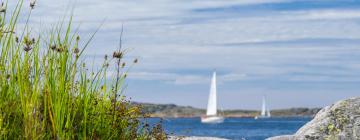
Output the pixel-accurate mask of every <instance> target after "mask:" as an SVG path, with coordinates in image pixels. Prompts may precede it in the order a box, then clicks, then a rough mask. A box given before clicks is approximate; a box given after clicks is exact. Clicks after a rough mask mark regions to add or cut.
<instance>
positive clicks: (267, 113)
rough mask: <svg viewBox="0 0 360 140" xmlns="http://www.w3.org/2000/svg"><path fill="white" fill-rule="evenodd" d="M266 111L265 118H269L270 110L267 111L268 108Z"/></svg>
mask: <svg viewBox="0 0 360 140" xmlns="http://www.w3.org/2000/svg"><path fill="white" fill-rule="evenodd" d="M266 110H267V111H266V116H267V117H271V114H270V109H269V108H267V109H266Z"/></svg>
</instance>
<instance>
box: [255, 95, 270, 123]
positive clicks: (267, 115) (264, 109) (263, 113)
mask: <svg viewBox="0 0 360 140" xmlns="http://www.w3.org/2000/svg"><path fill="white" fill-rule="evenodd" d="M270 117H271V114H270V109H269V108H268V107H266V97H265V96H263V99H262V107H261V115H260V116H256V117H255V119H266V118H270Z"/></svg>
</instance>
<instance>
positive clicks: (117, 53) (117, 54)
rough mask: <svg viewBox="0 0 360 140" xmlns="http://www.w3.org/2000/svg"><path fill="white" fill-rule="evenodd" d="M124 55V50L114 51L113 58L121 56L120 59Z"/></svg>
mask: <svg viewBox="0 0 360 140" xmlns="http://www.w3.org/2000/svg"><path fill="white" fill-rule="evenodd" d="M122 57H123V54H122V52H114V53H113V58H119V59H121V58H122Z"/></svg>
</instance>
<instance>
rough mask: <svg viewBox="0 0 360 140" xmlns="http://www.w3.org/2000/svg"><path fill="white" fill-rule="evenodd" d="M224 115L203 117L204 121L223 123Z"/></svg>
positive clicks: (202, 120)
mask: <svg viewBox="0 0 360 140" xmlns="http://www.w3.org/2000/svg"><path fill="white" fill-rule="evenodd" d="M224 119H225V118H224V117H221V116H207V117H201V122H202V123H223V122H224Z"/></svg>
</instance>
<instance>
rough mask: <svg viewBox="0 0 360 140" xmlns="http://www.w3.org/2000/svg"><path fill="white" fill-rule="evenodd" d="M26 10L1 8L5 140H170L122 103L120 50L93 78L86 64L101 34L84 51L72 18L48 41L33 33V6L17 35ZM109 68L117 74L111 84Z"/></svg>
mask: <svg viewBox="0 0 360 140" xmlns="http://www.w3.org/2000/svg"><path fill="white" fill-rule="evenodd" d="M24 4H26V2H23V1H19V2H18V4H17V6H16V7H15V8H14V10H13V12H12V13H11V14H7V13H6V12H7V10H8V9H7V8H6V7H7V6H6V4H2V6H1V7H0V12H1V13H0V14H1V15H0V46H1V52H0V138H1V139H165V137H166V135H165V134H164V132H163V131H162V128H161V126H160V125H157V126H155V127H154V128H149V126H148V125H144V124H142V123H143V121H142V119H144V118H145V117H146V116H145V115H144V114H142V113H141V112H140V107H139V106H132V105H130V103H129V101H127V100H126V99H125V97H124V96H123V91H124V84H123V83H124V80H125V79H126V74H127V71H128V69H125V67H124V66H125V63H123V56H124V52H123V51H122V50H121V47H120V48H119V50H117V51H115V52H114V53H113V57H112V58H108V57H107V56H105V58H104V62H103V65H102V66H101V67H100V68H99V69H98V70H97V71H89V70H88V67H87V66H86V65H85V63H84V62H83V61H81V60H82V59H80V58H82V56H83V52H84V49H85V48H86V47H87V46H88V45H89V43H90V41H91V40H92V38H93V37H94V35H95V33H96V32H95V33H94V34H93V35H92V36H91V38H90V39H89V40H87V41H85V43H84V45H81V43H79V42H80V36H78V33H77V31H75V33H73V32H72V28H71V27H72V21H71V19H72V17H69V18H70V20H69V22H67V23H66V24H64V23H63V22H62V23H59V24H57V25H56V26H54V27H53V28H52V29H51V30H50V31H49V32H48V33H46V32H45V33H44V32H41V33H39V34H34V33H32V32H31V30H30V28H29V25H30V24H29V22H28V21H29V18H30V15H31V10H33V9H34V8H36V7H35V1H33V0H31V2H30V8H29V9H30V12H29V16H28V18H27V20H26V21H27V22H26V24H25V27H24V28H23V29H21V31H16V32H15V29H17V28H18V26H19V25H18V24H19V23H18V21H19V18H20V16H19V14H20V12H21V10H22V9H23V8H24V7H23V5H24ZM25 8H26V7H25ZM136 62H137V60H134V62H133V64H134V63H136ZM109 64H115V70H116V72H115V73H116V74H115V75H114V76H113V77H115V78H113V79H112V80H109V81H108V78H107V72H108V71H109ZM110 70H112V69H111V68H110Z"/></svg>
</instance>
